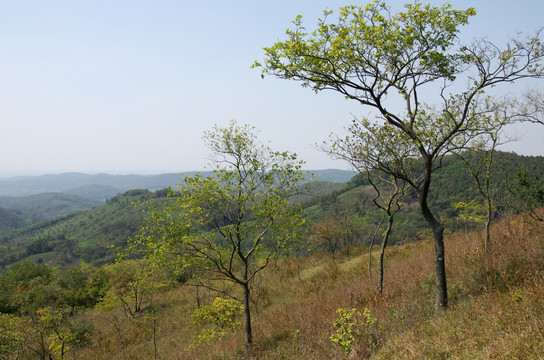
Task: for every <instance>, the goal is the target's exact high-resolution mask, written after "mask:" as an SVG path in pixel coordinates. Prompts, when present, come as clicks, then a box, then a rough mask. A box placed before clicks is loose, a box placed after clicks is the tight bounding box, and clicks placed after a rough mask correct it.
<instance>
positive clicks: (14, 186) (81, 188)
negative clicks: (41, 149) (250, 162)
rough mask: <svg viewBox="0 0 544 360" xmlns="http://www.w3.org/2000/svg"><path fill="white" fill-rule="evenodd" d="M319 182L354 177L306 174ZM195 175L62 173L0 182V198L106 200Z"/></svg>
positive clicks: (172, 184) (344, 172) (348, 173)
mask: <svg viewBox="0 0 544 360" xmlns="http://www.w3.org/2000/svg"><path fill="white" fill-rule="evenodd" d="M309 171H310V172H312V173H314V174H315V175H316V177H317V178H318V179H319V180H320V181H334V182H346V181H349V179H351V177H352V176H353V175H354V173H353V172H352V171H347V170H335V169H329V170H309ZM195 173H196V172H195V171H191V172H184V173H171V174H160V175H109V174H93V175H91V174H82V173H64V174H57V175H42V176H24V177H14V178H3V179H2V178H0V196H22V195H29V194H38V193H43V192H64V193H69V194H72V195H78V196H81V197H88V198H90V199H94V200H106V199H107V198H109V197H111V196H112V195H116V194H118V193H122V192H125V191H127V190H131V189H147V190H150V191H155V190H160V189H164V188H167V187H175V186H176V185H177V184H178V183H179V182H180V181H181V180H182V179H183V176H185V175H187V176H192V175H194V174H195ZM209 173H210V172H209V171H204V172H202V174H209Z"/></svg>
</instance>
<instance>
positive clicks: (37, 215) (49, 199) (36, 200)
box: [0, 193, 100, 224]
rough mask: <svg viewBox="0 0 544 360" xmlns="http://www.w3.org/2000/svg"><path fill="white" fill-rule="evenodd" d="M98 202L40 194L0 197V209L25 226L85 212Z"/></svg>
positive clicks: (67, 195) (53, 194)
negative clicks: (21, 221)
mask: <svg viewBox="0 0 544 360" xmlns="http://www.w3.org/2000/svg"><path fill="white" fill-rule="evenodd" d="M99 204H100V202H98V201H94V200H89V199H88V198H83V197H80V196H77V195H70V194H62V193H41V194H36V195H28V196H18V197H14V196H0V208H4V209H6V210H9V211H10V212H12V213H13V214H15V215H17V216H18V217H20V218H21V219H22V220H23V221H24V222H26V223H27V224H33V223H36V222H39V221H42V220H48V219H53V218H56V217H59V216H64V215H68V214H70V213H73V212H76V211H80V210H87V209H90V208H92V207H94V206H97V205H99Z"/></svg>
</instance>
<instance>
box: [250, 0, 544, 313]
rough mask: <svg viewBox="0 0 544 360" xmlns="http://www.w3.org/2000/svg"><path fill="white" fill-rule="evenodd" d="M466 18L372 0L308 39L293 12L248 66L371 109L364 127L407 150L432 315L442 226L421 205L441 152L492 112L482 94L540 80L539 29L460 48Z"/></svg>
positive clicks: (464, 139)
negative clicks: (283, 34) (425, 244)
mask: <svg viewBox="0 0 544 360" xmlns="http://www.w3.org/2000/svg"><path fill="white" fill-rule="evenodd" d="M475 13H476V12H475V10H474V9H473V8H469V9H467V10H455V9H453V8H452V6H451V5H449V4H444V5H442V6H440V7H436V6H431V5H423V4H421V3H419V2H416V3H414V4H407V5H405V9H404V10H403V11H399V12H397V13H393V12H392V11H391V9H390V8H389V7H388V6H387V5H386V3H385V2H383V1H381V0H376V1H374V2H372V3H370V4H368V5H364V6H346V7H343V8H341V9H340V11H339V13H338V14H337V15H334V14H333V12H332V11H325V12H324V17H323V19H321V20H319V22H318V24H317V28H316V30H315V31H313V32H311V33H309V32H307V31H306V29H305V28H304V26H303V23H302V16H298V17H297V18H296V19H295V20H294V22H293V23H294V28H293V29H289V30H287V39H286V40H285V41H280V42H277V43H276V44H273V45H272V46H270V47H265V48H264V50H265V60H264V62H262V63H259V62H256V63H255V66H256V67H262V69H263V72H262V75H263V76H264V75H267V74H269V75H273V76H276V77H279V78H283V79H289V80H295V81H299V82H301V84H302V86H305V87H310V88H312V89H313V90H314V91H316V92H319V91H322V90H329V89H330V90H334V91H336V92H339V93H340V94H342V95H344V96H345V97H346V98H347V99H351V100H354V101H357V102H359V103H360V104H361V105H364V106H365V107H367V108H369V109H372V110H371V112H372V115H373V116H374V117H373V119H374V120H373V124H372V126H374V127H383V129H384V131H385V130H387V131H389V130H390V131H392V132H394V136H391V137H390V140H394V141H402V142H404V143H406V144H410V146H408V147H402V148H403V149H415V150H416V152H415V153H410V156H411V157H412V158H417V160H418V163H419V170H420V172H419V173H417V174H415V176H411V175H410V174H408V175H410V176H406V175H407V173H406V172H404V171H401V172H399V173H398V175H399V176H400V177H401V179H402V180H404V181H406V182H408V183H409V184H410V185H411V187H412V188H413V189H414V190H415V191H416V193H417V196H418V199H419V207H420V209H421V213H422V214H423V217H424V218H425V220H426V222H427V223H428V225H429V227H430V228H431V230H432V233H433V238H434V243H435V273H436V298H435V306H436V308H437V309H439V308H445V307H446V306H447V303H448V297H447V284H446V270H445V269H446V268H445V250H444V227H443V225H442V223H441V222H440V219H439V218H438V217H437V216H436V214H435V213H434V212H433V210H432V209H431V208H430V207H429V205H428V196H429V189H430V185H431V179H432V174H433V172H434V171H435V170H436V169H437V168H438V167H439V166H440V162H441V159H442V157H443V156H444V155H445V154H446V153H448V152H450V151H452V150H453V149H458V148H460V147H463V146H466V145H467V143H468V142H469V141H470V139H471V138H472V137H473V136H476V134H477V133H478V132H479V129H481V127H482V124H481V122H482V116H483V115H489V113H490V112H492V111H493V109H494V108H495V107H494V106H493V102H494V99H493V98H491V97H489V96H488V95H487V94H486V91H487V90H488V89H490V88H491V87H493V86H497V85H502V84H504V85H509V84H512V83H513V82H515V81H518V80H521V79H525V78H539V77H542V76H543V67H542V64H540V63H539V62H540V61H541V60H542V57H543V56H544V48H543V47H542V44H541V40H540V38H539V33H537V34H536V35H535V36H533V37H528V38H526V39H520V38H515V39H511V40H510V41H509V42H508V43H507V44H506V45H505V46H504V47H503V48H500V47H498V46H496V45H495V44H493V43H491V42H489V41H488V40H486V39H481V40H476V41H474V42H472V43H470V44H467V45H462V44H459V41H458V33H459V29H460V27H462V26H464V25H466V24H467V23H468V19H469V17H470V16H473V15H475ZM332 16H335V21H329V18H331V17H332ZM424 99H425V101H424ZM397 155H398V156H396V157H397V158H401V154H397Z"/></svg>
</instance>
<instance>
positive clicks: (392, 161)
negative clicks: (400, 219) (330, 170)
mask: <svg viewBox="0 0 544 360" xmlns="http://www.w3.org/2000/svg"><path fill="white" fill-rule="evenodd" d="M386 130H387V131H383V129H382V128H380V127H375V126H372V124H370V122H368V120H362V121H357V120H354V121H353V124H352V126H351V127H350V128H349V129H348V133H349V135H347V136H346V137H345V138H339V137H332V138H331V141H330V144H326V145H324V149H325V150H326V151H327V152H329V153H330V154H331V155H332V156H334V157H336V158H339V159H342V160H345V161H347V162H349V163H350V164H351V165H352V166H353V167H354V168H355V169H356V170H357V171H358V172H359V173H360V174H364V175H365V176H366V178H367V181H368V183H369V184H370V185H371V186H372V188H373V189H374V192H375V196H374V198H373V199H372V201H373V202H374V205H376V207H378V208H379V209H380V210H381V211H382V213H383V215H384V216H387V226H386V229H385V231H384V233H383V237H382V245H381V248H380V261H379V279H378V287H377V290H378V293H380V294H381V293H382V291H383V278H384V266H383V264H384V256H385V249H386V247H387V243H388V241H389V237H390V235H391V231H392V230H393V222H394V218H395V214H396V213H397V212H398V211H399V210H400V209H401V208H402V206H403V203H402V198H403V197H404V195H405V193H406V191H407V190H408V188H409V187H410V183H409V182H407V181H405V180H404V179H406V178H413V177H414V175H413V173H414V172H416V173H417V171H416V170H417V165H416V163H415V162H414V161H410V160H411V158H412V157H413V154H414V150H415V149H413V148H412V147H411V146H410V143H406V142H403V141H401V140H400V139H397V140H395V139H393V138H391V136H392V135H393V136H394V134H395V131H392V129H388V128H387V127H386ZM414 166H416V168H414ZM372 245H373V242H371V244H370V247H369V274H370V263H371V256H372V253H371V250H372Z"/></svg>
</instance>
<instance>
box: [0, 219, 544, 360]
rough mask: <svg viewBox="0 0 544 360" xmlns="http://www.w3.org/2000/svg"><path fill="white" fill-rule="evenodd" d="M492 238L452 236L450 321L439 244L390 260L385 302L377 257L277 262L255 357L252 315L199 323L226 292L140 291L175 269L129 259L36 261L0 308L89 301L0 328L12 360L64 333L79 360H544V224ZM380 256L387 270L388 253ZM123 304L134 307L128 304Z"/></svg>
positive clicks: (266, 289) (11, 281)
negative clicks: (442, 294)
mask: <svg viewBox="0 0 544 360" xmlns="http://www.w3.org/2000/svg"><path fill="white" fill-rule="evenodd" d="M543 215H544V214H543ZM491 230H492V232H491V233H492V244H493V247H492V250H490V251H489V252H487V253H486V252H483V250H482V242H483V237H482V233H481V232H479V231H477V232H464V231H462V232H459V233H456V234H449V235H447V236H446V239H445V243H446V247H447V252H446V256H447V258H446V263H447V264H448V280H449V282H448V285H449V289H450V306H449V308H448V309H447V310H446V311H443V312H440V313H436V312H435V311H434V309H433V291H434V287H433V282H434V277H433V262H432V253H433V251H432V247H433V243H432V241H431V240H430V239H428V240H423V241H421V242H418V243H411V244H406V245H401V246H396V247H394V248H390V249H389V250H388V251H387V253H386V272H385V287H384V292H383V293H382V294H381V295H379V294H377V293H376V289H375V285H376V276H375V273H376V270H377V269H376V266H375V265H373V266H372V267H371V270H372V275H373V276H372V277H369V274H368V272H367V268H368V255H367V254H366V249H357V250H356V251H355V252H354V253H352V255H351V256H349V257H347V256H337V257H335V258H330V257H328V256H324V255H323V254H320V253H315V254H313V255H312V256H308V257H304V258H289V259H285V260H281V261H277V262H276V264H275V266H269V267H267V268H266V269H265V271H264V272H263V273H261V276H260V277H259V278H258V279H256V281H255V283H254V294H255V296H254V297H253V298H252V313H253V314H254V323H255V327H254V328H255V332H254V334H255V341H254V343H253V345H252V346H251V347H249V348H248V347H246V346H245V344H244V340H245V339H244V330H243V327H242V326H240V325H239V323H240V317H241V314H238V313H237V312H234V313H232V314H231V315H229V316H231V318H232V322H233V323H234V326H232V328H231V327H224V328H221V327H220V326H219V325H213V324H212V323H209V324H208V325H205V326H203V325H201V324H199V323H198V322H195V320H194V319H195V317H194V316H191V315H192V314H197V311H198V309H199V307H200V309H202V305H203V304H211V302H212V301H213V300H214V299H215V298H216V297H221V296H222V295H221V294H219V293H213V292H210V291H207V290H205V289H198V288H197V291H196V292H195V288H193V287H183V286H181V285H180V283H175V284H170V285H166V286H164V285H163V287H162V290H159V292H158V293H156V294H155V295H150V293H148V292H147V291H150V289H151V288H150V287H149V284H147V285H146V283H145V282H138V281H133V279H135V278H138V276H139V275H138V274H146V276H155V277H156V278H157V279H160V278H161V277H160V276H161V275H160V274H162V273H164V269H156V268H145V267H143V264H142V263H138V262H129V261H124V262H120V263H117V264H115V265H108V266H103V267H100V268H93V267H90V266H89V265H85V266H80V267H74V268H71V269H68V270H65V271H61V270H59V269H57V268H51V267H47V266H44V265H32V263H25V264H21V266H16V267H13V268H12V270H11V271H10V272H9V273H5V274H0V289H2V291H0V311H4V312H8V313H13V312H15V311H17V309H19V310H21V311H23V313H24V311H28V310H34V311H35V309H36V308H39V307H40V306H42V307H43V306H44V304H47V301H51V302H52V303H55V304H58V303H59V302H60V303H61V304H67V303H68V304H79V305H78V309H79V310H78V311H74V312H72V313H69V312H53V310H51V308H49V309H50V311H51V312H43V311H42V314H43V315H42V318H43V319H47V318H46V316H47V315H52V316H57V317H58V318H59V319H60V318H62V321H59V322H46V321H45V320H41V321H36V323H35V324H33V327H30V326H29V325H27V323H26V322H25V319H26V317H24V316H15V315H8V314H7V313H6V314H5V315H2V317H0V321H3V322H2V323H0V326H1V325H4V326H6V325H8V327H7V328H8V329H9V332H5V333H4V334H3V336H4V338H3V340H5V342H4V343H5V344H6V346H5V349H6V350H9V351H10V352H11V353H12V354H14V355H19V358H32V356H35V353H34V352H33V349H34V348H36V346H38V348H39V345H40V344H43V343H44V341H45V343H46V346H45V347H44V349H47V348H48V347H47V345H48V344H49V343H54V342H53V341H55V339H56V337H55V336H49V337H48V336H44V335H48V334H56V333H55V331H58V333H60V334H68V335H71V336H72V337H71V338H69V339H70V340H69V341H68V340H67V341H66V343H65V345H66V347H65V348H64V349H65V351H66V352H67V354H66V356H67V355H68V353H69V354H70V356H73V357H74V358H77V359H81V360H85V359H97V358H108V359H112V360H116V359H135V360H137V359H142V360H143V359H152V358H154V357H155V356H156V357H157V358H162V359H226V360H227V359H248V360H249V359H300V360H306V359H308V360H309V359H312V360H313V359H339V360H340V359H375V360H381V359H481V360H484V359H504V360H507V359H508V360H509V359H539V358H541V356H542V350H543V348H542V346H543V345H542V344H544V317H543V315H542V314H543V312H542V298H543V297H544V286H543V284H544V271H543V270H544V260H543V259H544V237H543V234H544V223H543V222H531V221H528V218H525V217H520V216H516V217H509V218H507V219H503V220H501V221H499V222H498V223H496V224H495V225H494V226H493V227H492V229H491ZM361 252H362V253H363V254H361ZM372 256H373V264H376V259H377V256H378V254H377V253H373V254H372ZM152 274H154V275H152ZM153 278H154V277H153ZM157 281H158V280H157ZM154 284H155V286H159V283H154ZM159 289H161V288H159ZM131 294H136V295H137V297H136V298H135V297H134V296H133V295H131ZM35 295H40V296H35ZM235 295H236V294H235ZM119 297H120V298H121V299H123V300H124V301H125V302H122V301H120V300H117V301H116V300H115V299H119ZM134 299H138V300H139V301H140V302H139V303H138V302H136V303H134V302H133V301H131V300H134ZM82 304H84V305H82ZM10 306H11V307H10ZM65 306H66V305H65ZM72 306H74V305H72ZM134 306H139V307H140V311H139V312H138V313H137V314H135V315H134V316H132V315H131V314H130V313H129V312H127V307H129V308H131V309H134ZM25 309H27V310H25ZM219 314H221V313H219ZM211 315H212V316H213V315H214V314H213V313H212V314H211ZM29 324H30V323H29ZM236 324H238V325H236ZM29 329H31V330H29ZM60 330H62V332H61V331H60ZM19 334H20V335H21V336H20V337H17V336H18V335H19ZM210 334H211V335H210ZM213 334H215V335H214V337H210V336H212V335H213ZM333 338H335V339H339V340H341V341H338V342H337V343H335V342H333V341H332V340H331V339H333ZM72 339H74V340H72ZM75 340H77V341H75ZM202 341H203V342H202ZM63 343H64V342H63ZM50 348H52V347H50ZM46 351H47V350H45V351H44V353H47V352H46Z"/></svg>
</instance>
